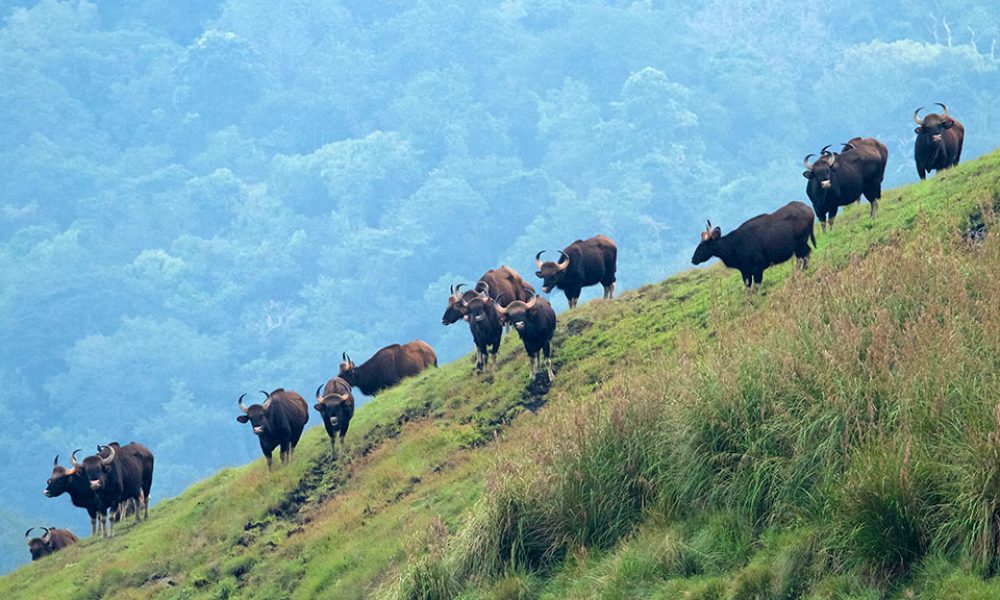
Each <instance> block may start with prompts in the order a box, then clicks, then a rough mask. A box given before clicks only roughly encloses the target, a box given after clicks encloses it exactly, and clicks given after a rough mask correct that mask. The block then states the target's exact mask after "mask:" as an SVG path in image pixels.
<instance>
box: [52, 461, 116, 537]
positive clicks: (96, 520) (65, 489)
mask: <svg viewBox="0 0 1000 600" xmlns="http://www.w3.org/2000/svg"><path fill="white" fill-rule="evenodd" d="M76 452H79V450H77V451H76ZM76 452H74V455H75V454H76ZM70 460H71V461H72V463H73V464H74V465H75V464H76V458H75V456H71V457H70ZM44 493H45V497H46V498H58V497H59V496H61V495H63V494H69V498H70V502H72V503H73V506H76V507H78V508H83V509H85V510H86V511H87V514H88V515H89V516H90V535H97V534H98V530H100V534H101V535H106V534H107V528H108V525H107V518H106V513H105V511H103V510H101V502H100V499H99V498H98V497H97V493H96V492H94V490H92V489H91V488H90V484H89V483H87V481H86V480H85V479H84V478H83V475H82V474H80V473H77V467H76V466H73V467H71V468H69V469H67V468H66V467H63V466H61V465H60V464H59V455H58V454H57V455H56V458H55V460H54V461H52V474H51V475H50V476H49V480H48V481H47V482H46V484H45V492H44Z"/></svg>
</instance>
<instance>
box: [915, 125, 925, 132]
mask: <svg viewBox="0 0 1000 600" xmlns="http://www.w3.org/2000/svg"><path fill="white" fill-rule="evenodd" d="M923 132H924V128H923V126H920V127H917V128H915V129H914V130H913V133H917V134H919V133H923Z"/></svg>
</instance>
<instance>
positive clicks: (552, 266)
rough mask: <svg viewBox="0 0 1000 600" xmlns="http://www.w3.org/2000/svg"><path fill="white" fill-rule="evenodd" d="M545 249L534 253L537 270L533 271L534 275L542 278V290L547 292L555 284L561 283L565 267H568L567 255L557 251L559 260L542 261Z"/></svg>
mask: <svg viewBox="0 0 1000 600" xmlns="http://www.w3.org/2000/svg"><path fill="white" fill-rule="evenodd" d="M544 252H545V250H542V251H541V252H539V253H538V254H536V255H535V264H536V265H538V270H537V271H535V276H536V277H541V278H542V291H543V292H545V293H546V294H548V293H549V292H551V291H552V290H553V289H555V287H556V286H557V285H559V284H560V283H562V280H563V278H565V277H566V268H567V267H569V255H568V254H566V253H565V252H563V251H562V250H560V251H559V255H560V256H559V262H557V263H556V262H552V261H551V260H547V261H545V262H542V254H543V253H544Z"/></svg>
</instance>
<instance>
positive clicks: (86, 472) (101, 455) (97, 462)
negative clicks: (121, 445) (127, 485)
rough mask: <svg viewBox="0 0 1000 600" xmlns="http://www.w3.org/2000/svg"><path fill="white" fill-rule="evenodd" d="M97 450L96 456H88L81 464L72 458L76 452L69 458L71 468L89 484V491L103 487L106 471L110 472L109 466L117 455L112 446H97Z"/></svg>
mask: <svg viewBox="0 0 1000 600" xmlns="http://www.w3.org/2000/svg"><path fill="white" fill-rule="evenodd" d="M98 449H99V451H98V453H97V455H95V456H88V457H87V458H85V459H83V462H82V463H77V462H76V458H75V457H74V456H73V455H75V454H76V452H74V453H73V454H71V455H70V457H69V458H70V461H71V462H72V463H73V466H74V467H76V468H77V470H78V471H79V472H80V473H82V474H83V477H84V479H85V480H86V481H87V483H89V484H90V489H92V490H94V491H97V490H99V489H101V488H102V487H104V483H105V481H107V476H108V471H110V470H111V465H112V464H114V462H115V456H116V455H117V454H118V453H117V451H116V450H115V449H114V447H112V446H98ZM105 450H107V452H105ZM105 454H106V456H105Z"/></svg>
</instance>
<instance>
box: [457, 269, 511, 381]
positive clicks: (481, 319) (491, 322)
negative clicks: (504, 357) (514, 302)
mask: <svg viewBox="0 0 1000 600" xmlns="http://www.w3.org/2000/svg"><path fill="white" fill-rule="evenodd" d="M480 283H482V282H480ZM501 297H504V296H503V295H502V294H501ZM462 304H463V305H464V307H465V311H466V313H467V315H468V319H469V331H470V332H472V341H473V343H474V344H475V346H476V370H477V371H479V372H482V371H483V370H484V369H486V367H487V366H488V365H489V362H490V355H492V356H493V366H494V368H495V367H496V364H497V352H498V351H499V350H500V341H501V340H502V339H503V324H502V323H501V322H500V315H499V313H498V312H497V310H496V306H497V302H496V301H495V300H494V299H493V298H491V297H490V295H489V287H486V289H483V290H481V291H480V292H478V293H477V294H476V295H475V296H473V297H472V298H470V299H468V300H465V299H463V300H462ZM487 352H488V353H487Z"/></svg>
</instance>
